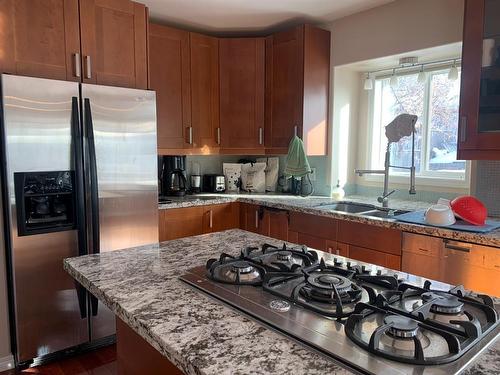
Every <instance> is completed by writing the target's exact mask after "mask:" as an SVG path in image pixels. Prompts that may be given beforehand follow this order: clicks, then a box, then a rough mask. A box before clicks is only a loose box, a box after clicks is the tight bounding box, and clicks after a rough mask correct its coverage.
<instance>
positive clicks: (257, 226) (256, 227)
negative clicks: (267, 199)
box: [255, 210, 259, 229]
mask: <svg viewBox="0 0 500 375" xmlns="http://www.w3.org/2000/svg"><path fill="white" fill-rule="evenodd" d="M258 228H259V210H255V229H258Z"/></svg>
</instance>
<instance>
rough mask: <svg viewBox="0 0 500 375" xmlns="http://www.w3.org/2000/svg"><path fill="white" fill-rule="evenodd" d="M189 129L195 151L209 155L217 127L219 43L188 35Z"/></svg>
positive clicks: (203, 36) (206, 38)
mask: <svg viewBox="0 0 500 375" xmlns="http://www.w3.org/2000/svg"><path fill="white" fill-rule="evenodd" d="M190 43H191V121H192V123H191V126H192V130H191V131H192V133H191V136H190V137H189V139H190V141H191V142H192V144H193V147H194V148H198V149H201V152H202V153H210V152H211V150H212V149H214V148H217V147H218V146H219V145H218V134H217V132H218V127H219V41H218V39H217V38H213V37H210V36H205V35H201V34H195V33H190Z"/></svg>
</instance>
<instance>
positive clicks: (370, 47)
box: [329, 0, 464, 66]
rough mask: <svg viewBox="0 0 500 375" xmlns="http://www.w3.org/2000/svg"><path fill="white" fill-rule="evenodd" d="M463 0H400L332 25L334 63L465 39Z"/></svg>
mask: <svg viewBox="0 0 500 375" xmlns="http://www.w3.org/2000/svg"><path fill="white" fill-rule="evenodd" d="M463 13H464V1H463V0H397V1H395V2H392V3H389V4H386V5H383V6H380V7H377V8H372V9H370V10H367V11H365V12H361V13H357V14H353V15H351V16H347V17H344V18H341V19H339V20H336V21H334V22H333V23H331V24H330V25H329V28H330V30H331V31H332V50H333V51H334V53H333V55H332V58H333V60H332V63H333V66H339V65H345V64H349V63H353V62H357V61H364V60H371V59H374V58H378V57H384V56H390V55H396V54H399V53H404V52H408V51H416V50H420V49H425V48H430V47H435V46H440V45H444V44H449V43H454V42H459V41H461V40H462V28H463V27H462V25H463Z"/></svg>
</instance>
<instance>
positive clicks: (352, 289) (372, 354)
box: [181, 244, 500, 374]
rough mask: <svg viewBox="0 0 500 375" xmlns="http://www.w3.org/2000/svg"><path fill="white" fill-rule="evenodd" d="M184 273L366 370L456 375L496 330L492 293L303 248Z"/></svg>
mask: <svg viewBox="0 0 500 375" xmlns="http://www.w3.org/2000/svg"><path fill="white" fill-rule="evenodd" d="M181 280H183V281H185V282H187V283H189V284H191V285H192V286H194V287H196V288H197V289H200V290H202V291H203V292H205V293H208V294H209V295H211V296H213V297H215V298H217V299H219V300H222V301H224V302H225V303H227V304H229V305H231V306H232V307H234V308H236V309H238V310H241V311H243V312H244V313H246V314H249V315H250V316H252V317H253V318H255V319H257V320H259V321H261V322H263V323H265V324H266V325H268V326H269V327H270V328H273V329H275V330H278V331H279V332H281V333H284V334H286V335H288V336H291V337H293V338H294V339H296V340H297V341H299V342H302V343H304V344H307V345H309V346H310V347H312V348H313V349H314V350H316V351H319V352H321V353H323V354H326V355H328V356H331V357H333V358H334V359H336V360H337V361H340V362H342V363H344V364H345V365H346V366H347V367H350V368H353V369H356V370H357V371H360V372H362V373H368V374H380V373H384V374H417V373H418V374H427V373H429V374H430V373H432V374H456V373H458V372H460V371H461V370H463V369H464V368H465V367H466V366H467V365H468V364H469V363H470V362H471V361H472V360H473V359H474V358H475V357H476V356H477V355H478V354H479V353H480V352H481V351H482V350H483V349H485V348H486V347H487V346H488V344H489V343H491V342H492V341H493V340H494V339H495V338H496V337H497V335H499V334H500V325H499V318H498V313H497V311H496V310H495V307H494V304H493V300H492V298H490V297H488V296H486V295H478V294H472V293H468V292H466V291H465V290H464V288H463V287H461V286H457V287H454V288H451V289H449V288H448V289H447V290H443V289H442V288H439V286H441V287H442V284H440V283H438V286H437V287H434V285H433V284H432V283H431V282H430V281H425V282H424V283H423V285H417V284H413V283H411V282H410V281H408V280H407V279H405V278H404V277H402V274H400V273H394V271H392V273H391V271H389V270H387V269H384V268H381V267H376V266H373V265H369V264H365V263H361V262H356V261H353V260H350V259H347V258H343V257H332V256H331V255H330V254H326V253H323V252H317V251H312V250H309V249H308V248H306V247H287V246H286V245H283V246H282V247H279V248H278V247H275V246H272V245H267V244H264V245H263V246H262V247H260V248H257V247H248V248H246V249H243V250H242V251H241V254H240V255H239V256H236V257H235V256H231V255H229V254H224V253H223V254H221V256H220V257H219V259H210V260H209V261H208V262H207V264H206V266H202V267H196V268H193V269H191V270H189V271H188V273H187V274H185V275H183V276H182V277H181Z"/></svg>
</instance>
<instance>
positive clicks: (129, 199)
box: [0, 75, 158, 364]
mask: <svg viewBox="0 0 500 375" xmlns="http://www.w3.org/2000/svg"><path fill="white" fill-rule="evenodd" d="M1 90H2V106H1V109H2V113H1V114H0V115H1V116H0V118H1V120H0V121H1V132H0V133H1V138H2V146H3V149H2V158H3V160H2V165H3V168H2V173H3V179H2V180H3V181H4V182H5V183H4V186H3V194H2V195H3V200H4V201H3V206H4V215H5V219H6V221H5V222H6V225H5V227H6V235H7V236H6V237H7V238H6V242H7V243H6V245H7V246H6V249H7V250H6V251H7V261H8V279H9V284H10V308H11V326H12V327H11V330H12V336H13V337H12V338H13V344H14V347H13V351H14V354H15V356H16V360H17V363H21V364H23V363H29V362H30V361H31V360H32V359H33V358H50V355H51V354H53V353H56V352H57V354H60V353H61V351H63V352H64V351H65V350H66V349H68V348H74V347H80V348H81V347H85V346H89V345H92V344H93V343H100V342H103V341H106V340H107V338H108V337H109V336H112V335H113V334H114V332H115V324H114V316H113V314H112V313H111V311H109V310H108V309H107V308H106V307H105V306H103V305H101V304H100V303H98V302H97V300H96V299H95V298H94V297H92V296H91V295H89V294H88V293H87V292H86V291H85V290H84V289H83V288H82V287H81V286H79V285H78V284H77V283H75V282H74V280H73V279H72V278H71V277H70V276H69V275H68V274H66V272H65V271H64V270H63V259H64V258H66V257H72V256H78V255H83V254H96V253H103V252H107V251H113V250H117V249H123V248H128V247H132V246H138V245H144V244H148V243H154V242H158V216H157V215H158V205H157V201H158V192H157V156H156V103H155V93H154V92H153V91H144V90H135V89H125V88H117V87H105V86H98V85H87V84H79V83H73V82H65V81H55V80H47V79H38V78H30V77H18V76H12V75H2V76H1Z"/></svg>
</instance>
